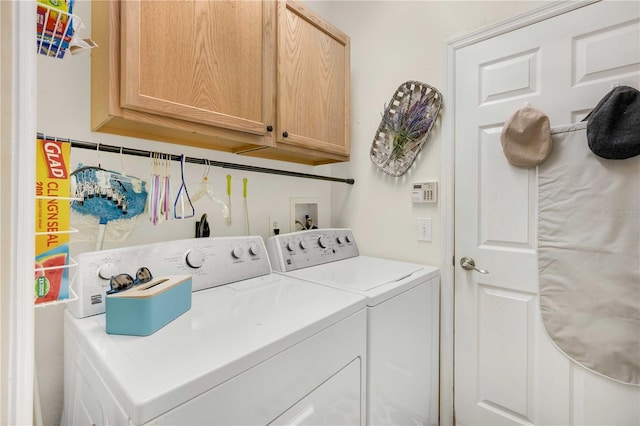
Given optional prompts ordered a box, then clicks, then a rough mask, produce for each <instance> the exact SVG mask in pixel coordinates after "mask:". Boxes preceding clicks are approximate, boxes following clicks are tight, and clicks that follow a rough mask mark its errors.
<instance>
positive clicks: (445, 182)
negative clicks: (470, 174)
mask: <svg viewBox="0 0 640 426" xmlns="http://www.w3.org/2000/svg"><path fill="white" fill-rule="evenodd" d="M598 1H600V0H585V1H579V2H565V1H558V2H554V3H551V4H548V5H545V6H542V7H540V8H538V9H534V10H532V11H530V12H527V13H524V14H522V15H518V16H515V17H513V18H511V19H508V20H506V21H502V22H499V23H497V24H495V25H492V26H489V27H486V28H483V29H481V30H479V31H476V32H473V33H470V34H467V35H465V36H462V37H460V38H456V39H454V40H451V41H449V42H448V43H447V88H446V92H445V96H444V98H445V99H455V87H456V78H455V75H456V62H455V57H456V53H457V51H458V50H459V49H462V48H464V47H467V46H470V45H473V44H476V43H480V42H482V41H484V40H487V39H490V38H493V37H497V36H500V35H503V34H506V33H509V32H511V31H515V30H518V29H520V28H523V27H527V26H529V25H533V24H536V23H538V22H541V21H544V20H547V19H549V18H553V17H555V16H558V15H562V14H564V13H567V12H571V11H573V10H576V9H579V8H581V7H584V6H588V5H590V4H592V3H596V2H598ZM455 111H456V105H455V103H452V104H451V107H450V108H447V109H446V118H445V121H446V123H445V124H444V125H443V138H442V140H443V141H451V142H450V143H448V144H447V143H443V146H442V174H441V188H440V189H441V194H442V196H441V198H440V199H441V200H442V204H441V217H442V221H441V233H442V236H443V238H442V259H443V264H442V268H441V271H440V274H441V275H440V279H441V296H440V297H441V299H440V306H441V308H440V309H441V328H440V424H441V425H453V424H455V407H454V374H455V366H454V360H455V348H454V332H455V259H454V256H455V205H454V201H455V198H454V197H455V144H456V139H455V125H456V121H455ZM449 259H451V260H449Z"/></svg>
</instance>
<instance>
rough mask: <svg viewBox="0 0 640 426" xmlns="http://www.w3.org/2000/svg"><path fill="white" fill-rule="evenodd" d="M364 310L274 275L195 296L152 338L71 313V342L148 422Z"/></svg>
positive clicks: (341, 295)
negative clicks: (125, 332) (119, 332)
mask: <svg viewBox="0 0 640 426" xmlns="http://www.w3.org/2000/svg"><path fill="white" fill-rule="evenodd" d="M364 306H365V301H364V298H363V297H361V296H358V295H356V294H350V293H347V292H342V291H336V290H334V289H330V288H327V287H323V286H319V285H316V284H310V283H305V282H301V281H298V280H295V279H292V278H289V277H285V276H281V275H277V274H269V275H266V276H262V277H258V278H253V279H250V280H245V281H240V282H237V283H233V284H229V285H226V286H222V287H216V288H211V289H208V290H202V291H199V292H197V293H193V300H192V307H191V310H189V311H188V312H186V313H184V314H183V315H181V316H180V317H178V318H176V319H175V320H174V321H172V322H171V323H169V324H167V325H166V326H165V327H163V328H161V329H160V330H158V331H157V332H155V333H154V334H152V335H150V336H146V337H139V336H121V335H110V334H106V332H105V315H96V316H92V317H88V318H83V319H77V318H75V317H73V315H71V314H70V313H69V312H67V313H66V316H65V329H66V330H65V335H66V336H65V338H70V337H71V336H73V337H74V338H75V339H77V340H78V341H79V343H80V347H82V348H84V350H85V351H86V353H85V355H86V357H87V358H88V359H89V362H90V363H91V364H92V365H94V366H95V369H96V370H97V371H98V373H99V374H100V376H101V377H102V379H103V380H104V381H105V383H106V384H107V385H108V387H109V388H110V389H111V391H112V392H113V395H114V396H115V398H116V399H117V400H118V402H119V403H120V404H121V405H122V407H123V408H124V409H125V411H126V412H127V413H128V414H129V416H130V417H131V420H132V421H133V423H135V424H143V423H146V422H148V421H150V420H151V419H153V418H155V417H157V416H158V415H160V414H162V413H164V412H166V411H169V410H171V409H173V408H174V407H176V406H178V405H180V404H182V403H184V402H186V401H188V400H190V399H192V398H194V397H195V396H197V395H199V394H201V393H203V392H205V391H207V390H209V389H211V388H213V387H215V386H217V385H219V384H220V383H222V382H224V381H226V380H228V379H230V378H232V377H234V376H236V375H238V374H239V373H241V372H243V371H245V370H247V369H249V368H251V367H253V366H254V365H256V364H258V363H260V362H262V361H264V360H265V359H267V358H269V357H271V356H273V355H275V354H277V353H279V352H281V351H283V350H285V349H286V348H288V347H290V346H292V345H295V344H296V343H299V342H300V341H302V340H304V339H306V338H307V337H309V336H311V335H313V334H315V333H317V332H319V331H320V330H322V329H324V328H326V327H328V326H330V325H332V324H334V323H336V322H337V321H340V320H341V319H344V318H346V317H347V316H349V315H351V314H353V313H355V312H357V311H358V310H360V309H362V308H364ZM81 358H84V357H81ZM78 367H80V366H78ZM238 397H242V396H241V395H239V396H238Z"/></svg>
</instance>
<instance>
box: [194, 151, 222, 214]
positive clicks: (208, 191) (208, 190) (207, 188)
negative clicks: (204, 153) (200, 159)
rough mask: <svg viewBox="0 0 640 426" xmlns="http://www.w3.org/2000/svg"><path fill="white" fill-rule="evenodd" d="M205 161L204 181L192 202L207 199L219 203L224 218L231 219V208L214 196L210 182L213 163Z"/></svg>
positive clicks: (199, 185)
mask: <svg viewBox="0 0 640 426" xmlns="http://www.w3.org/2000/svg"><path fill="white" fill-rule="evenodd" d="M204 161H205V165H206V166H207V168H206V170H205V172H204V174H203V175H202V181H201V182H200V183H199V184H198V190H197V191H196V193H195V194H193V196H192V197H191V201H193V202H196V201H198V200H200V199H202V198H207V199H209V200H211V201H213V202H215V203H217V204H218V205H219V207H220V210H222V216H223V217H225V218H227V217H229V207H228V206H227V204H226V203H225V202H224V201H222V200H220V199H219V198H217V197H216V196H215V195H213V188H212V187H211V182H209V171H210V170H211V163H210V162H209V160H207V159H205V160H204Z"/></svg>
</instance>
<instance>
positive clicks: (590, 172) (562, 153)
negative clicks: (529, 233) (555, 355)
mask: <svg viewBox="0 0 640 426" xmlns="http://www.w3.org/2000/svg"><path fill="white" fill-rule="evenodd" d="M586 124H587V123H580V124H578V125H575V126H569V127H564V128H558V129H554V130H553V131H552V137H553V144H554V149H553V152H552V154H551V155H550V157H549V158H548V159H547V161H546V162H545V163H544V164H542V165H540V166H539V169H538V267H539V273H540V277H539V279H540V308H541V313H542V319H543V322H544V326H545V329H546V331H547V334H548V335H549V337H550V338H551V339H552V340H553V342H554V343H555V345H556V346H557V347H558V348H559V349H560V350H561V351H563V352H564V353H565V354H566V355H567V356H568V357H569V358H571V359H572V360H574V361H576V362H577V363H579V364H581V365H583V366H584V367H586V368H587V369H589V370H592V371H594V372H596V373H599V374H601V375H603V376H606V377H609V378H611V379H614V380H616V381H619V382H623V383H629V384H634V385H640V157H635V158H629V159H626V160H616V161H612V160H606V159H602V158H599V157H597V156H596V155H594V154H593V153H592V152H591V151H590V149H589V147H588V145H587V139H586Z"/></svg>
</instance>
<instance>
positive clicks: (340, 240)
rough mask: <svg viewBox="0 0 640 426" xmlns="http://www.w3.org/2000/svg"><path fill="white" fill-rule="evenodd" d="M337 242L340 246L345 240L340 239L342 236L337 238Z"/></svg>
mask: <svg viewBox="0 0 640 426" xmlns="http://www.w3.org/2000/svg"><path fill="white" fill-rule="evenodd" d="M336 241H337V242H338V244H342V243H344V240H343V239H342V237H340V236H338V237H337V238H336Z"/></svg>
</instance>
